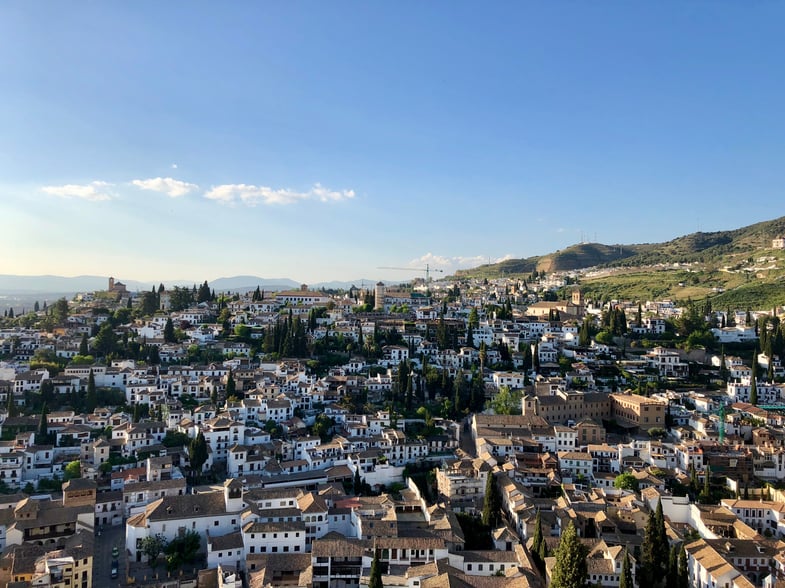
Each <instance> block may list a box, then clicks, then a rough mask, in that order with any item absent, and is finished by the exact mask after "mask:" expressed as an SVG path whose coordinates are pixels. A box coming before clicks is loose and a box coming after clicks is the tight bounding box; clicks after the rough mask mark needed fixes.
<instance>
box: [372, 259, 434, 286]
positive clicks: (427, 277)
mask: <svg viewBox="0 0 785 588" xmlns="http://www.w3.org/2000/svg"><path fill="white" fill-rule="evenodd" d="M376 269H385V270H401V271H406V272H425V281H426V282H430V281H431V272H441V273H444V270H442V269H436V268H434V269H431V266H430V264H427V263H426V264H425V267H386V266H385V267H377V268H376Z"/></svg>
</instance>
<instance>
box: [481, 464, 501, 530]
mask: <svg viewBox="0 0 785 588" xmlns="http://www.w3.org/2000/svg"><path fill="white" fill-rule="evenodd" d="M501 507H502V501H501V497H500V496H499V490H498V489H497V488H496V478H495V477H494V475H493V472H488V479H487V481H486V482H485V498H484V500H483V504H482V524H483V525H485V526H488V527H490V528H492V529H493V528H495V527H496V526H497V525H498V524H499V520H500V519H501Z"/></svg>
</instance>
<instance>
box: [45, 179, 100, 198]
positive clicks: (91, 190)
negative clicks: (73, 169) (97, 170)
mask: <svg viewBox="0 0 785 588" xmlns="http://www.w3.org/2000/svg"><path fill="white" fill-rule="evenodd" d="M113 185H114V184H110V183H109V182H101V181H95V182H90V183H89V184H65V185H63V186H44V187H43V188H41V190H42V191H43V192H45V193H46V194H50V195H52V196H57V197H59V198H78V199H80V200H89V201H91V202H100V201H102V200H111V199H112V198H113V197H114V195H113V194H112V193H111V191H110V190H109V188H110V187H112V186H113Z"/></svg>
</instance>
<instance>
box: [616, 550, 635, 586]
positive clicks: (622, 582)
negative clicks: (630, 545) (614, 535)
mask: <svg viewBox="0 0 785 588" xmlns="http://www.w3.org/2000/svg"><path fill="white" fill-rule="evenodd" d="M619 588H635V581H634V580H633V578H632V565H631V564H630V554H629V553H627V550H626V549H625V550H624V563H623V564H622V568H621V577H620V578H619Z"/></svg>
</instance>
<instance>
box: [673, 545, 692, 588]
mask: <svg viewBox="0 0 785 588" xmlns="http://www.w3.org/2000/svg"><path fill="white" fill-rule="evenodd" d="M678 570H679V574H678V578H679V579H678V582H677V583H676V588H689V586H690V572H689V569H687V551H686V550H685V549H684V543H682V544H681V547H680V548H679V564H678Z"/></svg>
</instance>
